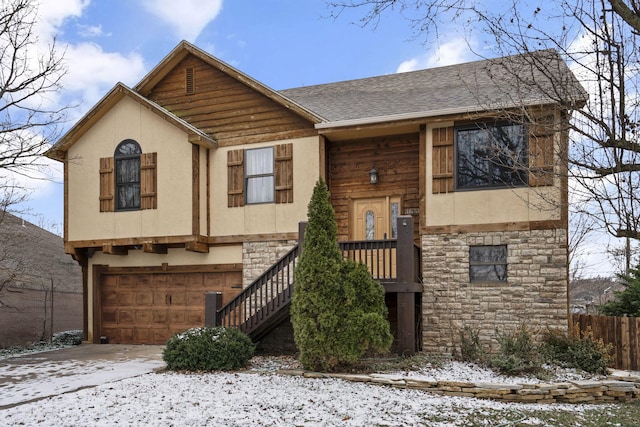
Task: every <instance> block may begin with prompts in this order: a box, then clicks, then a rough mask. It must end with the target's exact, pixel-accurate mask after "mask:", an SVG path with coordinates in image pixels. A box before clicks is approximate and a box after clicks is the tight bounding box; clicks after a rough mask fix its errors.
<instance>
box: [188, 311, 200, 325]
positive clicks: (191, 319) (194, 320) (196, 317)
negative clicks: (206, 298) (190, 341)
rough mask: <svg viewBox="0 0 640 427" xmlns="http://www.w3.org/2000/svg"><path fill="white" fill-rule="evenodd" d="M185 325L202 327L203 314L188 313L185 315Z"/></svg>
mask: <svg viewBox="0 0 640 427" xmlns="http://www.w3.org/2000/svg"><path fill="white" fill-rule="evenodd" d="M185 317H186V319H185V321H186V323H187V324H190V325H204V313H200V312H193V311H189V312H187V313H186V315H185Z"/></svg>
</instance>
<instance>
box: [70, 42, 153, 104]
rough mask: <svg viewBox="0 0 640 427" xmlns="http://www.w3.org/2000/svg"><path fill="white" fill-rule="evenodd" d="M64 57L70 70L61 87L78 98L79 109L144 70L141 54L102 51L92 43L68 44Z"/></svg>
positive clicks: (136, 77) (132, 78) (135, 79)
mask: <svg viewBox="0 0 640 427" xmlns="http://www.w3.org/2000/svg"><path fill="white" fill-rule="evenodd" d="M65 58H66V61H67V64H68V66H69V71H68V74H67V75H66V76H65V79H64V89H65V91H69V92H71V94H72V96H74V97H76V98H77V97H79V98H80V101H81V103H82V107H83V108H82V109H87V108H89V107H91V106H92V105H93V104H95V103H96V102H97V101H98V100H99V99H100V98H101V97H102V96H104V95H105V93H106V92H107V91H108V90H109V89H110V88H111V87H112V86H113V85H114V84H115V83H116V82H119V81H120V82H123V83H125V84H128V85H132V84H134V83H135V82H137V81H138V80H139V79H140V78H141V77H142V76H143V75H144V72H145V66H144V60H143V58H142V56H141V55H140V54H138V53H130V54H128V55H123V54H121V53H117V52H105V51H104V50H103V49H102V48H101V47H100V46H99V45H97V44H95V43H88V42H85V43H79V44H76V45H69V46H68V47H67V52H66V55H65Z"/></svg>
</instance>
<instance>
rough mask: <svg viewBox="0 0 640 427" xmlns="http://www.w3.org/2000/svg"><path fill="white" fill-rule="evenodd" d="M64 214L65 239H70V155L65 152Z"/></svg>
mask: <svg viewBox="0 0 640 427" xmlns="http://www.w3.org/2000/svg"><path fill="white" fill-rule="evenodd" d="M63 164H64V190H63V191H64V196H63V197H64V216H63V222H64V223H63V225H62V227H63V228H64V231H63V236H64V241H65V242H66V241H67V240H69V155H68V154H67V153H66V152H65V153H64V159H63Z"/></svg>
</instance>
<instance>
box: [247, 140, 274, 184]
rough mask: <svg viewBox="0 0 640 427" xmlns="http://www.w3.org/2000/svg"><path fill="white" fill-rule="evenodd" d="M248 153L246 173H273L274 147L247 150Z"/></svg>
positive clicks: (248, 175)
mask: <svg viewBox="0 0 640 427" xmlns="http://www.w3.org/2000/svg"><path fill="white" fill-rule="evenodd" d="M246 155H247V159H246V162H247V166H246V171H245V173H246V174H247V177H250V176H252V175H265V174H272V173H273V148H271V147H267V148H258V149H256V150H247V151H246Z"/></svg>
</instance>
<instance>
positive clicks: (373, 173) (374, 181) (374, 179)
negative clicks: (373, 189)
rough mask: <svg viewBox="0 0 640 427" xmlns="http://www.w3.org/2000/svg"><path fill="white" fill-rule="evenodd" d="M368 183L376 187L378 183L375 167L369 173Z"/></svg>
mask: <svg viewBox="0 0 640 427" xmlns="http://www.w3.org/2000/svg"><path fill="white" fill-rule="evenodd" d="M369 183H370V184H372V185H376V184H377V183H378V169H376V167H375V166H374V167H372V168H371V170H370V171H369Z"/></svg>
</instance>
